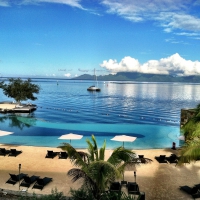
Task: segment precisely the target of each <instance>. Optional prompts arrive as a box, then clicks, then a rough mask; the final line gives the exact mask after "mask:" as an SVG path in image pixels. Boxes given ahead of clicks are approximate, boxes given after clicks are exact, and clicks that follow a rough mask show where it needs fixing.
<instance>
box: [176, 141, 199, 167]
mask: <svg viewBox="0 0 200 200" xmlns="http://www.w3.org/2000/svg"><path fill="white" fill-rule="evenodd" d="M180 154H181V156H180V159H179V164H181V163H188V162H191V161H193V162H195V161H196V160H198V159H199V158H200V141H199V140H196V141H195V140H194V141H190V142H189V143H187V144H186V145H185V146H184V147H183V148H182V150H181V152H180Z"/></svg>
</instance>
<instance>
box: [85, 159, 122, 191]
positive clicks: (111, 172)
mask: <svg viewBox="0 0 200 200" xmlns="http://www.w3.org/2000/svg"><path fill="white" fill-rule="evenodd" d="M88 173H89V176H90V177H91V178H92V179H93V180H95V182H96V185H98V187H99V188H100V190H101V191H104V189H105V188H106V187H107V184H108V183H109V182H113V181H114V180H115V179H116V178H119V177H120V173H119V171H118V170H117V169H116V168H115V167H114V166H113V165H112V164H111V163H109V162H107V161H103V160H100V161H94V162H93V163H92V164H91V165H90V166H89V167H88Z"/></svg>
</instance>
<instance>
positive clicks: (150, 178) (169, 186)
mask: <svg viewBox="0 0 200 200" xmlns="http://www.w3.org/2000/svg"><path fill="white" fill-rule="evenodd" d="M0 148H6V149H11V148H16V149H17V150H22V153H21V154H20V155H18V156H17V157H9V156H5V157H4V156H0V162H1V165H0V177H1V181H0V188H1V189H4V190H12V191H19V184H18V183H17V184H15V185H11V184H5V182H6V181H7V180H8V179H9V173H13V174H18V173H19V164H21V173H25V174H28V175H29V176H32V175H37V176H40V177H41V178H43V177H51V178H53V181H52V182H50V183H49V184H48V185H46V186H45V187H44V189H43V190H38V189H32V186H33V185H31V187H30V188H29V189H28V190H27V192H28V193H30V194H33V193H36V194H50V193H51V190H52V189H55V188H57V189H58V192H63V194H64V195H65V196H69V190H70V188H74V189H77V188H79V187H80V185H81V183H80V182H79V181H78V182H75V183H72V182H71V179H70V178H69V177H68V176H67V175H66V174H67V171H68V170H69V169H71V168H73V165H72V164H71V162H70V160H69V159H58V156H56V157H55V158H53V159H50V158H45V155H46V153H47V150H53V151H56V152H60V151H62V150H61V149H60V148H55V147H35V146H16V145H6V144H0ZM80 150H83V151H86V149H80ZM133 151H134V152H135V153H137V154H139V155H141V154H143V155H144V157H146V158H150V159H152V160H153V162H152V163H151V164H144V165H140V166H136V173H137V177H136V182H137V183H138V185H139V188H140V191H142V192H145V195H146V200H152V199H158V200H159V199H165V200H168V199H169V200H173V199H174V200H178V199H184V200H185V199H192V198H191V196H190V195H188V194H186V193H185V192H183V191H181V190H180V189H179V187H180V186H183V185H188V186H190V187H192V186H193V185H194V184H198V183H200V161H197V162H196V163H191V164H187V165H184V166H182V167H180V166H175V164H166V163H162V164H160V163H158V162H157V161H156V160H155V156H159V155H163V154H165V155H166V156H169V155H171V154H172V153H175V154H178V151H179V150H172V149H144V150H133ZM111 153H112V150H108V149H106V154H105V155H106V157H105V159H106V160H107V158H108V157H109V155H110V154H111ZM121 180H122V179H120V180H119V181H120V182H121ZM124 180H126V181H128V182H134V174H133V171H125V173H124ZM20 189H23V187H21V188H20ZM122 191H126V188H125V187H124V186H123V187H122Z"/></svg>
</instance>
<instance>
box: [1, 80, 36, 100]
mask: <svg viewBox="0 0 200 200" xmlns="http://www.w3.org/2000/svg"><path fill="white" fill-rule="evenodd" d="M8 80H9V83H8V84H6V83H5V82H4V81H3V82H1V83H0V88H2V89H3V93H4V94H5V95H6V96H8V97H11V98H13V99H15V101H16V102H18V103H20V102H21V101H23V100H24V101H25V100H28V99H30V100H33V101H34V100H36V99H37V97H35V96H34V93H35V94H38V93H39V91H40V87H39V85H37V84H33V83H32V82H31V79H28V80H24V81H23V80H22V79H20V78H17V79H14V78H10V79H8Z"/></svg>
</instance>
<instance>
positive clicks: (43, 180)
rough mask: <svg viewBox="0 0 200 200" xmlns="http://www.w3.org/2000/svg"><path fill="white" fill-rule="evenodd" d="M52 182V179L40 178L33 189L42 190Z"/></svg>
mask: <svg viewBox="0 0 200 200" xmlns="http://www.w3.org/2000/svg"><path fill="white" fill-rule="evenodd" d="M51 181H52V178H48V177H44V178H38V179H37V180H36V182H35V184H34V185H33V187H32V188H33V189H34V188H35V189H40V190H42V189H43V188H44V186H45V185H47V184H48V183H49V182H51Z"/></svg>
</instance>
